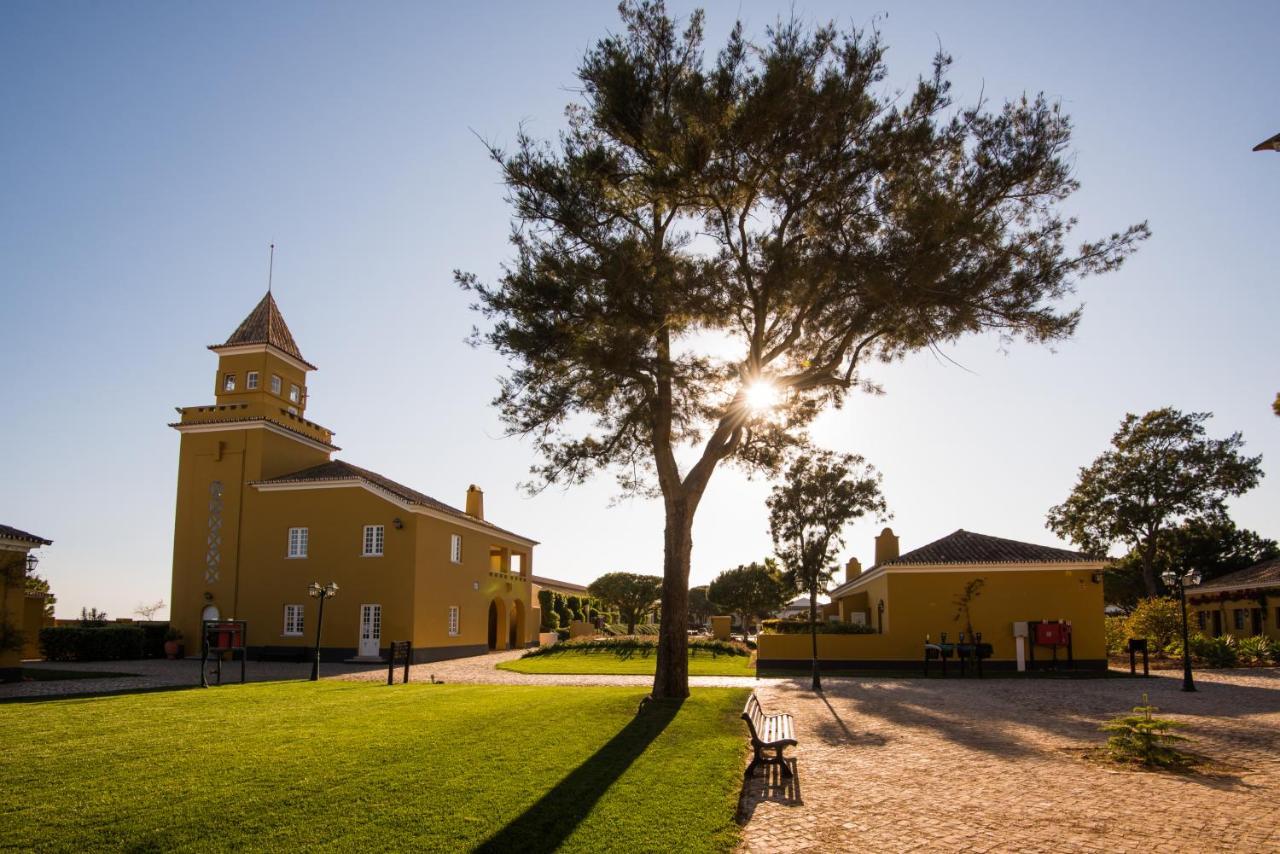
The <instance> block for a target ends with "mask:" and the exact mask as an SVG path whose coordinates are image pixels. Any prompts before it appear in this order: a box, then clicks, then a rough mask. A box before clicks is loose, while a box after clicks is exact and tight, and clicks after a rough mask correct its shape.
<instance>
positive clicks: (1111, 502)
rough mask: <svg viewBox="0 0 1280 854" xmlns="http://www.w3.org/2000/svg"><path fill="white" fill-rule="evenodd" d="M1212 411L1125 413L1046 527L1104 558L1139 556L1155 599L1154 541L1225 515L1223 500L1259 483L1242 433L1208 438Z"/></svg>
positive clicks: (1257, 466) (1258, 464)
mask: <svg viewBox="0 0 1280 854" xmlns="http://www.w3.org/2000/svg"><path fill="white" fill-rule="evenodd" d="M1212 416H1213V413H1211V412H1186V413H1184V412H1180V411H1179V410H1176V409H1172V408H1168V407H1166V408H1164V409H1156V410H1152V411H1151V412H1148V413H1147V414H1146V415H1142V416H1138V415H1134V414H1133V413H1129V414H1128V415H1126V416H1125V417H1124V420H1123V421H1122V422H1121V423H1120V429H1119V430H1117V431H1116V433H1115V435H1114V436H1112V437H1111V450H1109V451H1107V452H1105V453H1103V454H1102V455H1101V456H1100V457H1098V458H1097V459H1096V460H1094V461H1093V463H1092V464H1090V465H1089V466H1086V467H1084V468H1081V469H1080V477H1079V480H1078V481H1077V482H1076V485H1075V487H1074V488H1073V489H1072V491H1071V494H1070V495H1069V496H1067V500H1066V501H1064V502H1063V503H1062V504H1059V505H1057V506H1056V507H1053V508H1051V509H1050V510H1049V515H1048V522H1047V525H1048V527H1049V528H1050V529H1051V530H1053V531H1054V533H1056V534H1058V535H1059V536H1061V537H1066V538H1067V539H1069V540H1071V541H1072V542H1074V543H1075V544H1076V545H1078V546H1079V547H1080V548H1082V549H1084V550H1085V551H1087V552H1091V553H1093V554H1096V555H1099V556H1102V555H1105V554H1106V552H1107V550H1108V549H1109V548H1110V547H1111V546H1112V544H1114V543H1124V544H1125V545H1126V546H1128V547H1129V549H1130V550H1131V551H1136V552H1137V553H1138V558H1139V561H1140V566H1141V568H1142V580H1143V586H1144V588H1145V590H1146V594H1147V596H1157V595H1159V592H1160V586H1159V583H1158V581H1157V578H1156V569H1157V561H1156V554H1157V550H1158V548H1159V543H1160V540H1159V535H1160V532H1161V531H1164V530H1166V529H1167V528H1168V527H1169V526H1170V525H1176V524H1178V523H1179V522H1182V521H1187V520H1192V519H1197V520H1201V521H1205V522H1208V521H1211V520H1214V519H1222V518H1224V517H1225V515H1226V500H1227V499H1228V498H1230V497H1232V496H1236V495H1241V494H1243V493H1245V492H1248V491H1249V490H1250V489H1252V488H1253V487H1254V486H1256V485H1257V483H1258V479H1259V478H1261V477H1262V467H1261V463H1262V457H1245V456H1242V455H1241V454H1240V449H1241V448H1242V447H1244V440H1243V439H1242V438H1241V437H1240V434H1239V433H1232V434H1231V435H1230V436H1228V437H1227V438H1225V439H1209V438H1207V437H1206V436H1205V429H1204V422H1205V421H1207V420H1208V419H1209V418H1211V417H1212Z"/></svg>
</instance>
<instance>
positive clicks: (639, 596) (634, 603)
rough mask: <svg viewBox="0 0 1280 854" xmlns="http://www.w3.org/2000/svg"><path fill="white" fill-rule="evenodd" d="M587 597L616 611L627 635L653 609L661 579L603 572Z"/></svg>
mask: <svg viewBox="0 0 1280 854" xmlns="http://www.w3.org/2000/svg"><path fill="white" fill-rule="evenodd" d="M587 589H588V590H590V591H591V595H592V596H595V597H596V598H597V599H600V600H602V601H604V602H608V603H609V604H610V605H613V606H614V607H615V608H617V609H618V613H619V614H620V615H621V617H622V620H623V622H625V623H626V624H627V634H629V635H633V634H635V633H636V623H638V622H640V621H641V620H642V619H643V618H644V616H645V614H646V613H647V612H648V611H649V609H650V608H652V607H653V603H654V602H656V601H657V600H658V597H659V596H660V595H661V593H662V579H661V578H659V577H658V576H656V575H637V574H636V573H634V572H606V573H605V574H604V575H602V576H600V577H599V578H597V579H596V580H595V581H593V582H591V584H590V586H589V587H588V588H587Z"/></svg>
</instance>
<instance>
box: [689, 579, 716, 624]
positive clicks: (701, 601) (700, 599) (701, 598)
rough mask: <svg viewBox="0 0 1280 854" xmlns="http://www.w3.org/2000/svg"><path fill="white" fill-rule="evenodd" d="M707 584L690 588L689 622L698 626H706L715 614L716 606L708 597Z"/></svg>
mask: <svg viewBox="0 0 1280 854" xmlns="http://www.w3.org/2000/svg"><path fill="white" fill-rule="evenodd" d="M708 589H709V588H708V586H707V585H706V584H703V585H701V586H700V587H690V588H689V622H690V623H692V624H694V625H697V626H705V625H706V624H707V621H708V620H710V619H711V615H712V614H714V613H715V605H714V604H713V603H712V601H711V597H710V596H709V595H708V593H707V591H708Z"/></svg>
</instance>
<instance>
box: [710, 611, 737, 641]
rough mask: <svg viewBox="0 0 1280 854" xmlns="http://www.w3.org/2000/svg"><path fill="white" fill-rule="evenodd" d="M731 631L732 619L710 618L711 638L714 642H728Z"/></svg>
mask: <svg viewBox="0 0 1280 854" xmlns="http://www.w3.org/2000/svg"><path fill="white" fill-rule="evenodd" d="M732 631H733V617H712V618H711V636H712V637H714V638H715V639H716V640H729V635H730V634H731V633H732Z"/></svg>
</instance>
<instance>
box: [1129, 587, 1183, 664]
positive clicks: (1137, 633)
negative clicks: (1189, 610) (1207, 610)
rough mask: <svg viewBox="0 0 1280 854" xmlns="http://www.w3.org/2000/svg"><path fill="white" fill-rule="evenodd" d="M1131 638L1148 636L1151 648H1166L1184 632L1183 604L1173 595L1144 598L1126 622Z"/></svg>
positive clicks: (1158, 649)
mask: <svg viewBox="0 0 1280 854" xmlns="http://www.w3.org/2000/svg"><path fill="white" fill-rule="evenodd" d="M1125 628H1126V630H1127V631H1128V632H1129V637H1131V638H1146V639H1147V644H1148V645H1149V646H1150V648H1151V649H1153V650H1156V651H1160V650H1163V649H1165V648H1166V647H1167V646H1169V644H1170V643H1172V642H1173V641H1174V640H1175V639H1176V638H1177V637H1178V636H1179V635H1181V634H1182V606H1181V605H1179V604H1178V600H1177V599H1174V598H1173V597H1171V596H1163V597H1160V598H1156V599H1143V600H1142V601H1141V602H1139V603H1138V605H1137V607H1135V608H1134V609H1133V613H1132V614H1130V615H1129V620H1128V622H1127V623H1126V624H1125Z"/></svg>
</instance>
